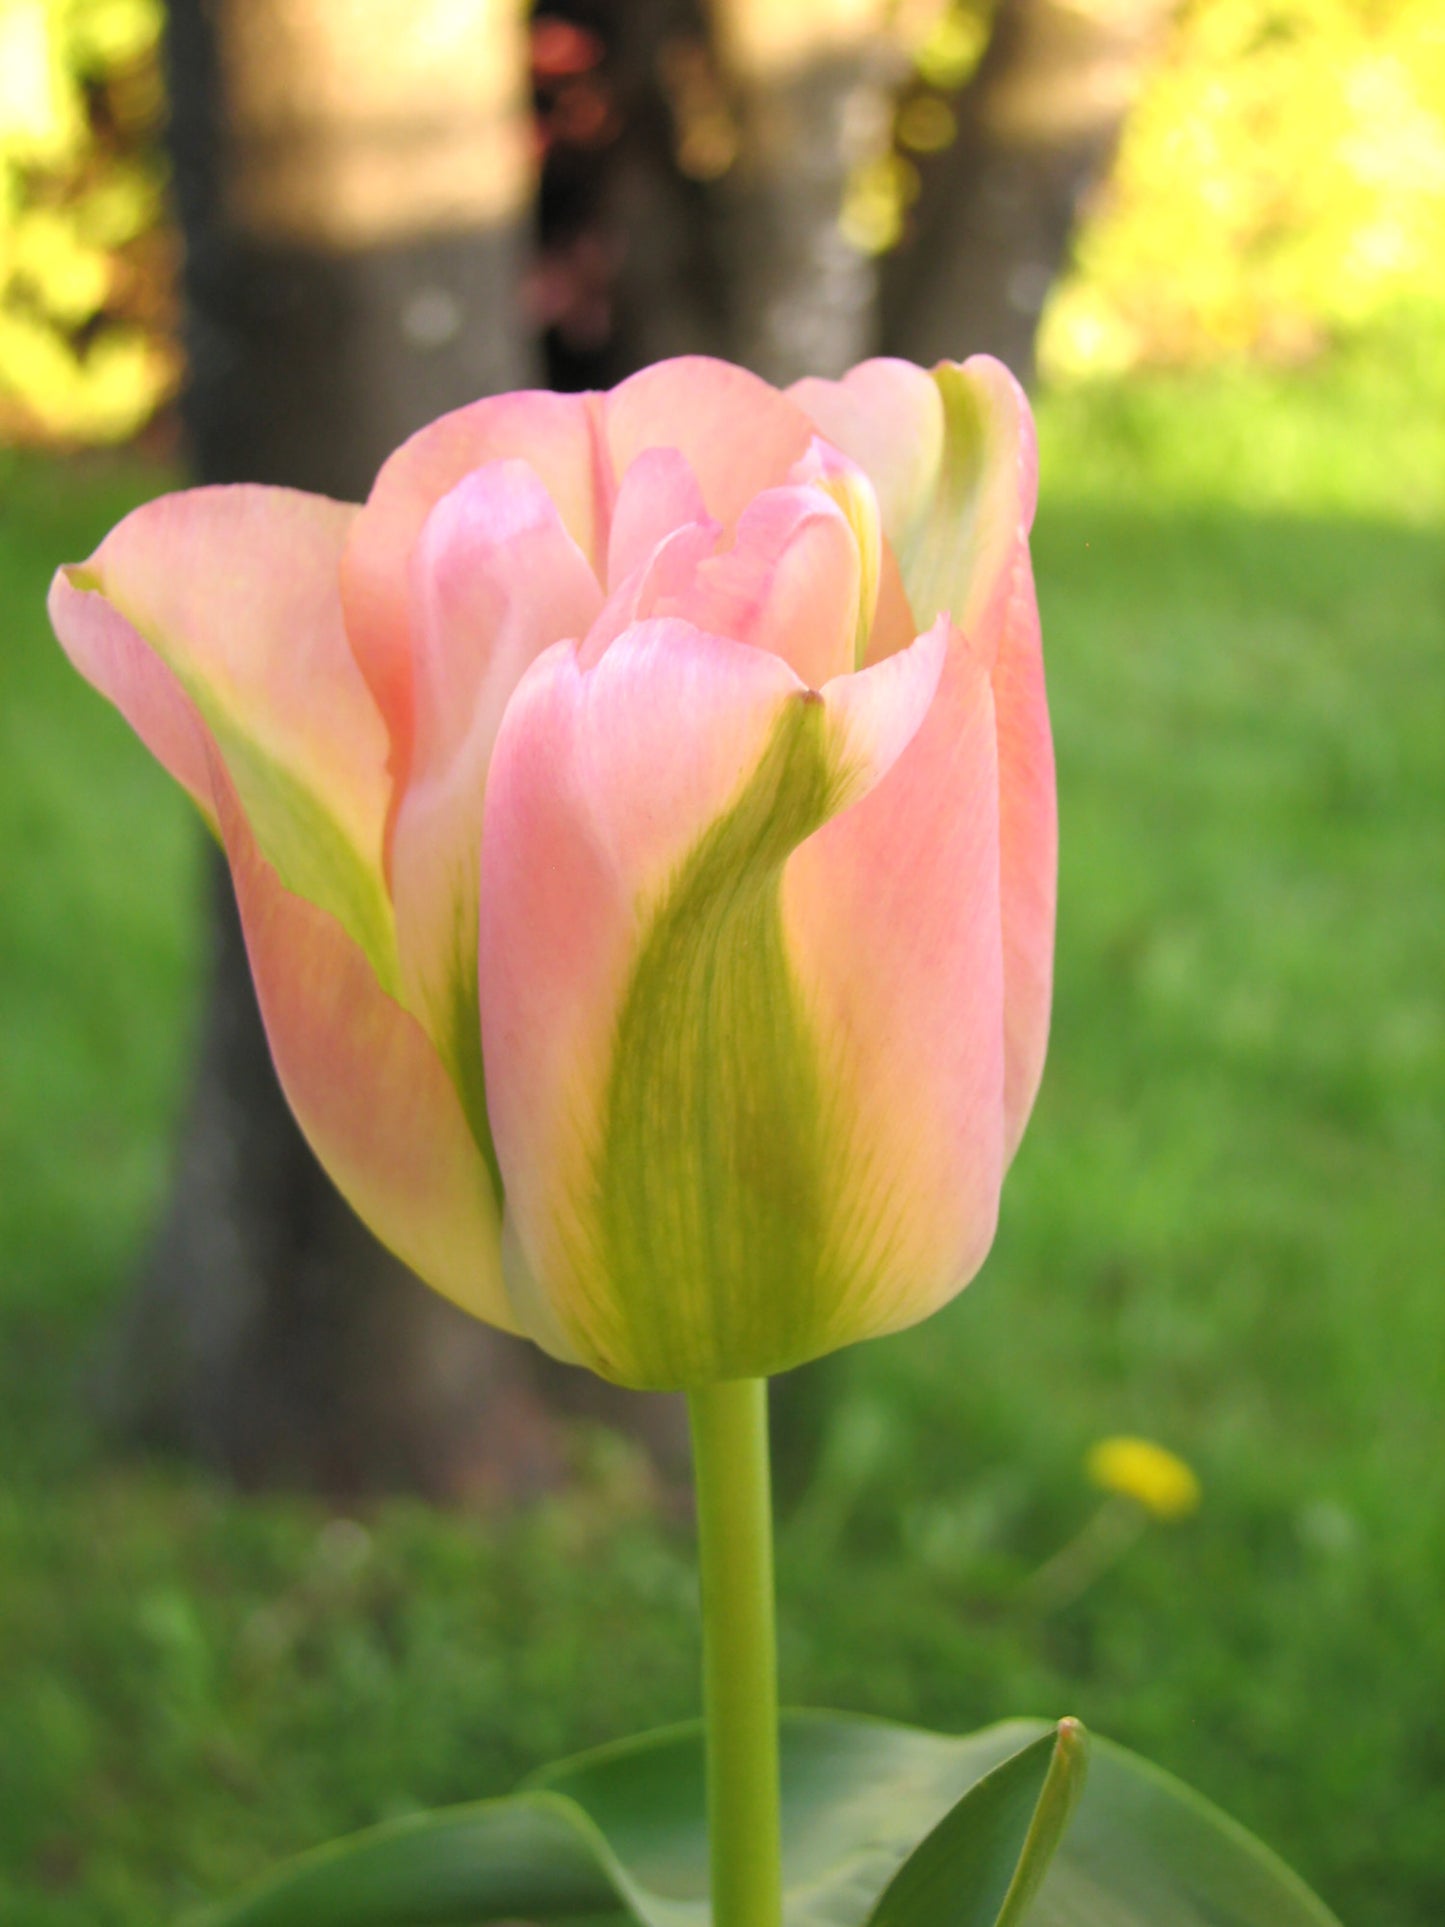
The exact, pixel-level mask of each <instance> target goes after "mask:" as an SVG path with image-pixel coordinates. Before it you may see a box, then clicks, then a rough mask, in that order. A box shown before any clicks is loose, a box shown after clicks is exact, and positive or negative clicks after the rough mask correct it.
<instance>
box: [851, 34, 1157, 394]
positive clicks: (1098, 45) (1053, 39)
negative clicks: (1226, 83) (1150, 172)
mask: <svg viewBox="0 0 1445 1927" xmlns="http://www.w3.org/2000/svg"><path fill="white" fill-rule="evenodd" d="M1171 5H1172V0H1135V4H1134V5H1133V6H1131V7H1127V8H1123V7H1089V8H1079V7H1074V6H1070V5H1067V4H1065V0H1002V4H1001V5H1000V7H999V10H998V14H997V17H996V21H995V25H994V30H993V35H992V38H991V40H990V42H989V46H988V50H987V52H986V53H985V55H984V58H983V61H982V64H981V66H980V67H979V70H978V72H977V74H976V75H975V77H974V79H973V80H972V81H971V83H970V84H969V85H968V86H967V87H966V88H965V89H964V90H963V92H962V94H961V95H960V97H959V99H958V101H957V102H956V103H955V105H956V111H957V115H958V122H959V132H958V137H957V139H956V140H955V141H954V142H953V144H952V146H951V147H949V148H948V149H947V150H946V151H945V152H944V153H942V154H939V155H937V156H935V157H933V159H932V160H931V161H928V162H925V163H924V164H923V166H922V174H923V191H922V194H921V196H920V200H919V203H918V206H917V208H916V210H915V213H914V217H913V225H912V231H911V233H910V235H909V238H908V240H907V242H906V243H905V245H904V246H903V247H902V248H900V249H899V250H898V252H897V253H896V254H895V255H893V256H892V257H891V258H890V259H889V262H888V265H887V270H886V272H885V276H884V285H883V297H882V340H883V347H884V350H885V352H886V353H888V354H894V355H901V356H903V357H904V358H905V359H906V360H909V361H916V362H919V363H921V364H922V365H923V366H924V367H927V366H929V365H931V364H932V363H933V362H935V361H938V360H940V359H942V358H943V357H945V356H947V357H952V358H957V357H959V356H961V355H967V354H975V353H979V352H987V353H988V354H992V355H997V356H998V357H999V359H1000V360H1001V361H1004V362H1006V363H1007V364H1008V366H1009V367H1010V368H1012V369H1013V371H1014V373H1015V374H1016V375H1018V377H1019V378H1020V380H1021V381H1024V382H1028V381H1029V380H1031V378H1032V375H1033V369H1034V340H1035V336H1036V334H1037V331H1038V322H1039V315H1040V313H1041V311H1042V309H1043V305H1044V300H1045V297H1046V296H1047V294H1048V292H1049V289H1050V287H1051V286H1052V285H1053V283H1054V280H1055V279H1056V277H1057V276H1058V274H1059V271H1060V269H1061V268H1062V267H1063V265H1064V263H1065V260H1066V257H1067V254H1068V248H1069V242H1070V239H1071V237H1072V235H1073V232H1074V227H1075V224H1076V222H1077V219H1078V215H1079V211H1080V209H1081V207H1082V205H1083V203H1084V200H1085V198H1086V196H1087V195H1088V193H1089V191H1090V190H1091V189H1092V188H1093V187H1094V186H1095V185H1096V183H1097V182H1098V181H1099V179H1100V178H1101V176H1102V174H1103V172H1104V170H1105V168H1106V167H1107V165H1108V163H1109V160H1110V158H1111V157H1112V154H1113V151H1114V146H1115V143H1116V141H1117V139H1118V136H1119V132H1120V129H1121V128H1122V126H1123V123H1124V116H1125V114H1126V112H1127V110H1128V108H1129V105H1130V103H1131V102H1132V101H1133V99H1134V96H1135V94H1136V92H1137V91H1138V88H1139V86H1140V84H1141V82H1142V80H1143V78H1144V75H1145V73H1146V72H1147V69H1148V65H1149V61H1150V58H1151V56H1152V54H1153V53H1154V51H1155V48H1156V46H1157V44H1158V41H1159V38H1160V35H1161V32H1162V29H1163V27H1164V26H1165V24H1166V22H1167V19H1168V16H1169V13H1170V10H1171Z"/></svg>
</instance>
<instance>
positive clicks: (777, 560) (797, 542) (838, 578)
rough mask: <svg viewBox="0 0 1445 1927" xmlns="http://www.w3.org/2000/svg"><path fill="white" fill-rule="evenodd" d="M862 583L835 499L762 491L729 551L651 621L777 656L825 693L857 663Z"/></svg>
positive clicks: (666, 600) (657, 605) (812, 492)
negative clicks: (679, 621) (681, 624)
mask: <svg viewBox="0 0 1445 1927" xmlns="http://www.w3.org/2000/svg"><path fill="white" fill-rule="evenodd" d="M862 575H863V571H862V563H861V559H860V557H859V554H858V543H857V539H856V537H855V536H854V533H853V530H852V528H851V526H850V525H849V521H848V518H847V516H846V515H845V514H844V513H843V511H842V510H841V509H840V508H839V507H838V505H837V504H836V503H835V502H834V501H833V500H832V498H831V497H830V496H829V495H827V494H825V493H824V491H823V490H822V489H821V488H808V487H794V488H773V489H765V490H764V491H763V493H762V494H761V495H759V496H758V497H757V499H756V500H755V501H752V502H749V504H748V506H747V507H746V508H745V509H744V510H743V513H742V515H741V517H740V518H739V520H738V525H737V530H736V533H735V535H734V539H733V542H732V545H731V546H730V547H728V548H725V549H723V550H722V551H720V552H719V553H718V554H716V555H710V556H708V557H707V558H706V559H704V560H703V561H702V562H701V563H700V564H699V565H698V568H697V571H696V574H695V576H694V579H693V581H692V582H691V583H690V584H689V585H688V586H687V587H686V588H685V589H683V590H681V591H680V592H679V593H677V594H674V595H671V596H660V597H658V598H657V599H656V600H655V601H654V603H653V605H652V608H651V609H650V610H649V611H648V613H649V614H655V615H659V616H681V617H682V618H683V619H684V620H685V621H687V622H690V623H692V624H693V625H694V627H696V628H698V629H701V630H703V631H704V632H705V633H707V634H709V635H717V636H730V637H732V638H733V640H734V641H736V642H746V643H750V644H751V645H752V646H753V647H754V648H756V649H767V650H770V651H771V652H772V654H773V655H775V656H781V657H782V658H783V660H784V661H785V662H786V663H788V664H790V665H791V667H792V668H793V669H794V670H795V671H796V672H797V674H798V675H799V676H800V677H801V678H802V680H803V681H804V682H805V683H806V684H807V685H808V687H809V688H810V689H818V688H821V686H822V685H823V684H824V683H825V682H827V681H828V680H829V679H830V678H831V677H833V676H837V675H840V674H842V673H843V672H844V671H846V670H849V669H851V668H852V667H853V666H854V663H855V661H856V658H857V637H858V623H859V611H860V607H861V600H862V591H863V581H862Z"/></svg>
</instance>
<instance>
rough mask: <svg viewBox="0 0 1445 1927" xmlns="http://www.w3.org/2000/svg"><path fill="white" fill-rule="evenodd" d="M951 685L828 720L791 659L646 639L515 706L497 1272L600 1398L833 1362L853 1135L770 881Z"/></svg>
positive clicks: (500, 962) (490, 909)
mask: <svg viewBox="0 0 1445 1927" xmlns="http://www.w3.org/2000/svg"><path fill="white" fill-rule="evenodd" d="M940 666H941V652H940V651H939V650H938V649H936V648H934V649H933V652H932V654H931V655H930V652H929V648H928V647H924V648H922V649H920V651H919V653H918V655H917V657H916V658H912V659H911V660H910V661H909V662H907V663H905V662H904V661H903V659H902V658H898V659H895V660H894V661H890V662H889V663H887V664H884V665H881V666H880V669H879V670H877V671H872V672H869V674H870V675H871V676H875V677H877V678H878V685H877V700H876V701H875V702H874V703H873V704H871V705H866V704H855V705H854V709H853V713H851V714H849V713H845V712H846V710H847V705H846V704H840V705H839V706H838V707H837V710H836V713H835V712H834V710H833V708H831V707H830V703H829V700H828V698H826V697H819V696H818V695H817V694H816V693H813V692H810V691H808V690H806V689H805V688H804V687H803V686H802V684H801V683H800V682H799V680H798V678H797V677H796V676H794V675H793V673H792V672H791V671H790V670H789V669H788V667H787V665H786V664H784V663H783V662H782V661H781V660H780V659H779V658H777V657H775V656H772V655H768V654H764V653H762V652H760V651H757V650H754V649H750V648H747V647H744V646H740V645H738V644H736V643H732V642H728V641H724V640H722V639H720V638H718V637H714V636H707V635H704V634H702V633H700V632H698V631H696V630H694V629H691V628H690V627H689V626H688V625H686V624H684V623H681V622H677V621H658V622H651V623H643V624H641V625H639V627H638V628H637V629H635V630H633V631H631V632H629V633H627V634H625V635H623V636H622V637H620V638H619V639H618V640H617V641H616V642H614V643H613V645H612V646H611V648H610V649H609V650H608V651H607V653H606V654H605V655H604V656H603V657H602V658H601V660H600V661H599V662H598V663H597V664H596V666H595V667H594V668H592V669H590V670H587V669H584V668H583V667H582V666H581V664H580V663H579V661H578V658H577V654H576V652H575V651H573V650H571V649H561V650H557V651H553V652H550V653H549V654H548V655H547V656H545V657H543V658H542V659H541V660H540V661H539V662H538V663H537V665H536V666H535V667H534V668H533V669H532V670H531V671H530V672H529V674H528V676H527V677H526V678H525V679H524V681H523V683H522V685H521V686H520V688H519V689H518V691H517V694H516V696H515V697H514V698H513V701H512V703H511V705H510V707H509V708H508V711H507V714H506V716H505V718H504V720H503V724H502V729H501V732H500V734H499V737H498V741H497V747H496V752H495V755H494V759H493V764H492V772H491V778H490V781H489V785H488V791H487V809H486V834H485V837H484V841H483V855H482V919H481V930H482V940H481V1000H482V1034H483V1039H484V1044H485V1049H486V1058H487V1074H488V1093H489V1103H490V1108H491V1118H492V1127H493V1131H494V1134H495V1138H496V1144H497V1153H498V1157H499V1160H500V1164H501V1168H502V1173H503V1176H504V1178H505V1180H506V1187H507V1213H508V1226H509V1238H510V1239H511V1240H512V1241H513V1242H514V1243H515V1245H516V1247H517V1250H518V1252H519V1253H520V1258H521V1262H520V1263H519V1264H517V1265H516V1267H515V1268H514V1269H511V1270H509V1272H508V1277H509V1282H510V1283H511V1284H512V1285H513V1290H514V1302H515V1303H516V1304H517V1308H518V1313H519V1315H520V1316H521V1317H522V1319H523V1321H524V1323H525V1324H526V1325H527V1327H528V1329H529V1330H531V1331H532V1332H533V1334H534V1335H535V1336H537V1337H539V1338H541V1340H542V1341H543V1342H544V1343H548V1344H550V1345H552V1346H553V1348H554V1349H559V1348H566V1349H567V1350H569V1351H570V1352H572V1353H573V1354H575V1355H576V1356H579V1357H581V1358H582V1359H583V1360H584V1362H586V1363H588V1364H590V1365H591V1366H593V1368H594V1369H596V1370H598V1371H600V1372H602V1373H603V1374H604V1375H606V1376H608V1377H612V1378H616V1379H620V1380H622V1381H623V1382H625V1383H631V1384H639V1385H686V1384H695V1383H700V1382H703V1381H705V1380H708V1379H710V1378H718V1377H732V1376H745V1375H748V1374H752V1373H757V1372H765V1371H772V1370H776V1369H781V1367H782V1366H784V1365H785V1364H791V1363H796V1362H798V1361H799V1360H800V1359H802V1358H805V1357H810V1356H813V1355H814V1354H816V1353H818V1352H821V1351H825V1350H828V1349H830V1347H831V1346H832V1345H833V1344H836V1343H840V1342H843V1340H842V1338H841V1337H840V1336H839V1335H838V1331H837V1326H836V1323H835V1321H834V1319H833V1315H832V1313H833V1308H834V1307H835V1306H836V1305H837V1304H838V1302H839V1301H840V1299H841V1298H842V1297H844V1296H845V1295H846V1294H845V1284H846V1281H843V1282H840V1281H839V1280H838V1279H836V1278H834V1277H832V1276H831V1275H829V1273H828V1271H827V1266H828V1264H829V1263H830V1262H831V1261H832V1259H833V1258H834V1256H835V1255H836V1251H837V1243H836V1240H834V1239H833V1238H832V1235H831V1229H830V1227H831V1222H832V1212H833V1205H832V1198H833V1193H834V1190H835V1182H834V1177H833V1170H834V1162H833V1156H832V1152H833V1147H834V1144H835V1141H836V1139H837V1135H838V1133H837V1121H836V1119H835V1117H834V1115H833V1107H832V1100H831V1095H830V1092H829V1091H828V1089H827V1088H825V1086H824V1083H823V1081H822V1078H821V1075H820V1060H819V1056H818V1051H817V1048H816V1039H815V1038H814V1036H813V1035H812V1033H811V1031H810V1028H809V1025H808V1022H807V1017H806V1012H805V1010H804V1008H803V1005H802V1003H801V1002H800V999H799V996H798V986H797V983H796V981H795V979H794V976H793V974H792V972H791V971H790V969H789V966H788V960H787V956H786V954H785V951H784V947H783V923H782V906H781V878H782V871H783V865H784V864H785V863H786V861H787V859H788V856H789V854H790V852H792V851H793V850H794V849H795V848H796V846H797V845H798V843H799V842H800V841H802V840H803V839H804V838H805V837H807V836H809V835H810V834H811V833H812V832H813V831H814V830H815V829H816V828H817V827H818V825H819V824H820V823H822V822H824V821H825V820H826V819H827V817H828V815H829V814H830V812H831V811H833V810H834V809H836V808H838V807H840V806H841V805H842V804H844V803H845V802H846V801H847V800H848V799H850V798H853V797H856V796H858V795H859V794H861V793H862V791H863V790H864V789H865V788H866V787H867V785H868V784H870V783H873V782H876V781H877V780H878V778H879V777H880V775H881V774H882V772H883V770H884V769H886V768H887V767H888V765H889V763H890V762H891V760H892V759H894V758H895V757H896V756H897V755H898V754H899V753H900V750H901V748H902V745H903V743H904V741H905V740H906V739H907V736H908V734H909V733H910V730H911V729H916V727H917V726H918V723H919V719H920V718H921V716H922V715H923V713H924V712H925V711H926V709H927V706H928V701H929V698H930V696H931V695H932V691H933V686H934V684H935V683H936V681H937V677H938V673H939V669H940ZM850 680H851V681H855V682H856V681H859V680H861V679H859V678H852V679H850ZM865 710H866V711H867V712H868V713H866V714H865ZM527 1293H530V1294H532V1296H530V1297H527V1298H524V1294H527Z"/></svg>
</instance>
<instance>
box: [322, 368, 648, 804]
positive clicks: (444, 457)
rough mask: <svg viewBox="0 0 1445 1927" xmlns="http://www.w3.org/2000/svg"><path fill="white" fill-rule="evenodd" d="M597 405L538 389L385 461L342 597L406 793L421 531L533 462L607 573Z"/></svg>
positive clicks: (446, 425) (460, 413)
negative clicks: (460, 488)
mask: <svg viewBox="0 0 1445 1927" xmlns="http://www.w3.org/2000/svg"><path fill="white" fill-rule="evenodd" d="M596 407H597V403H596V398H595V397H592V396H588V395H552V394H546V393H543V392H541V391H537V390H528V391H523V392H521V393H518V394H512V395H492V396H488V397H487V399H485V400H484V401H478V402H472V403H471V404H470V405H469V406H468V407H466V408H459V409H456V410H454V411H453V413H451V414H450V415H443V416H441V417H440V419H439V420H437V421H434V422H431V423H430V424H429V425H428V426H427V427H426V428H423V429H420V430H418V432H417V433H416V434H415V435H413V436H412V437H411V439H410V440H409V441H406V442H403V443H402V445H401V447H400V448H399V449H397V450H396V452H395V454H393V455H391V456H389V457H388V458H387V460H386V461H385V462H384V463H383V464H382V467H381V471H380V473H379V474H378V475H377V478H376V481H375V483H374V484H373V486H372V490H371V494H370V496H369V497H368V498H367V501H366V504H365V506H364V507H363V509H362V511H361V513H360V515H359V516H358V517H357V520H356V527H355V531H354V533H353V536H352V540H351V541H350V543H349V544H348V546H347V550H346V555H345V557H344V559H343V562H342V597H343V600H344V602H345V607H346V626H347V630H348V632H349V634H350V637H351V643H352V647H353V649H354V650H355V652H356V658H357V661H358V662H359V663H360V665H361V669H362V673H363V674H364V676H365V677H366V681H367V685H368V687H369V688H370V690H371V692H372V695H373V696H374V697H375V699H376V702H377V704H378V706H379V707H380V709H381V713H382V715H383V716H384V717H385V719H386V726H387V731H388V733H389V735H390V739H391V756H392V771H393V774H394V775H395V777H396V779H397V782H398V785H399V787H400V788H404V787H405V784H406V778H407V773H408V770H409V768H410V763H411V738H412V689H411V647H412V642H411V630H410V620H409V611H408V606H407V599H408V588H407V566H408V561H409V558H410V555H411V551H412V548H413V546H414V544H415V543H416V540H417V537H418V536H419V535H420V534H421V530H422V524H423V523H424V522H425V521H426V518H427V516H428V515H429V514H430V513H431V511H432V509H433V508H434V507H435V505H436V504H437V503H438V502H439V501H440V500H441V498H442V497H443V496H444V495H446V494H448V493H449V492H450V491H451V490H452V489H454V488H455V487H456V485H457V483H458V482H460V481H461V480H462V478H463V476H465V475H469V474H470V473H471V471H472V470H473V469H474V468H481V467H482V466H483V465H484V464H485V463H487V462H495V461H506V460H521V461H526V462H528V463H529V464H530V465H531V467H532V468H533V470H534V471H535V472H536V474H537V475H538V476H539V477H540V479H541V482H542V485H543V487H544V488H545V489H546V490H547V493H548V494H549V495H550V496H551V498H552V500H553V502H554V503H555V504H556V506H557V510H558V513H559V514H560V515H561V517H562V521H563V523H564V524H565V526H566V527H567V529H568V531H569V533H570V534H571V536H572V539H573V540H574V541H575V542H576V543H577V545H578V547H579V548H580V549H581V550H582V552H583V554H584V555H586V556H587V557H588V559H589V560H590V561H591V563H592V565H593V567H594V569H596V570H597V571H598V572H599V575H600V572H601V567H602V563H603V560H604V558H605V556H606V551H607V517H608V514H609V512H610V505H611V491H612V476H611V473H610V470H609V469H608V467H607V463H606V460H605V457H604V456H603V454H602V453H601V449H600V444H599V440H598V436H597V431H596V426H595V423H596Z"/></svg>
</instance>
